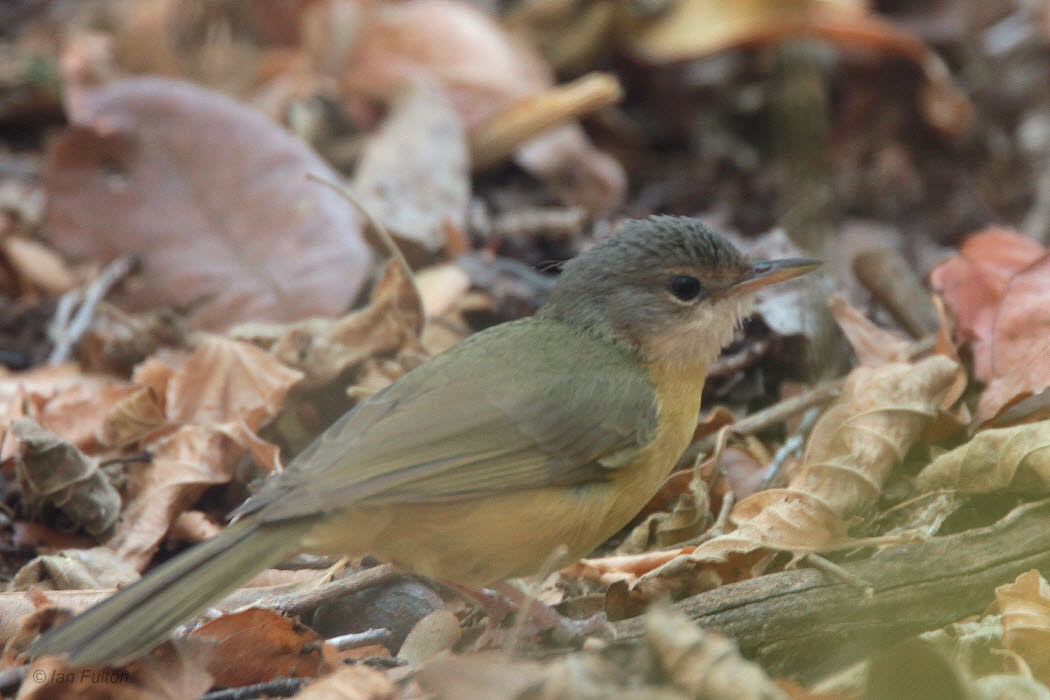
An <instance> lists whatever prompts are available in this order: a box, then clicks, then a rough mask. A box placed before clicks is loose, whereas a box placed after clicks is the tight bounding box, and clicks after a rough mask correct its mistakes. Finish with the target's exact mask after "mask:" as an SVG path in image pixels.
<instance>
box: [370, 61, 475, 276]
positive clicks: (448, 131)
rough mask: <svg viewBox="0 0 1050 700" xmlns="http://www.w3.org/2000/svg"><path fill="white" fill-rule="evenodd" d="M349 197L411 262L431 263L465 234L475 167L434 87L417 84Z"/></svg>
mask: <svg viewBox="0 0 1050 700" xmlns="http://www.w3.org/2000/svg"><path fill="white" fill-rule="evenodd" d="M351 189H352V190H353V191H354V193H355V194H356V195H357V197H358V198H359V199H360V200H361V203H362V204H363V205H364V206H365V207H366V208H367V209H368V210H369V211H370V212H372V214H373V215H374V216H375V217H376V218H377V219H379V221H380V222H382V223H383V224H384V225H385V226H386V227H387V229H388V230H389V231H390V233H391V235H393V236H394V238H395V239H397V242H398V243H399V245H400V247H401V249H402V251H403V252H404V254H405V256H406V257H407V258H408V259H409V260H412V261H417V262H421V261H427V260H428V259H430V258H432V257H433V256H434V255H435V254H436V253H438V252H439V251H440V250H441V248H442V247H443V246H444V244H445V234H444V227H445V225H446V224H448V223H451V224H452V225H454V226H456V227H457V228H463V227H464V226H465V223H466V216H467V205H468V204H469V203H470V163H469V158H468V153H467V141H466V137H465V135H464V131H463V124H462V122H461V121H460V117H459V114H458V113H457V112H456V111H455V110H454V109H453V108H452V104H451V103H450V102H449V100H448V98H447V97H446V96H445V94H444V93H443V92H442V91H441V90H440V89H439V88H437V87H436V86H434V85H433V84H431V83H430V82H429V81H424V80H417V81H414V82H412V83H411V84H410V85H409V86H408V88H407V89H406V90H405V91H404V92H402V93H401V94H400V95H399V96H398V97H397V99H395V100H394V103H393V104H392V105H391V107H390V112H389V114H388V116H387V119H386V122H385V123H384V124H383V126H382V128H380V129H379V131H378V132H377V133H376V134H375V135H374V136H373V137H372V138H371V140H370V141H369V142H368V144H367V145H366V146H365V148H364V152H363V153H362V154H361V161H360V163H358V166H357V170H356V171H355V173H354V179H353V184H352V185H351Z"/></svg>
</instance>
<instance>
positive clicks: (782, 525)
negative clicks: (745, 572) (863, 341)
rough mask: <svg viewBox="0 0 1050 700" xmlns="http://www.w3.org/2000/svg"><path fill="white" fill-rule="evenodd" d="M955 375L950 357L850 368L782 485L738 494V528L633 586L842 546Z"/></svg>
mask: <svg viewBox="0 0 1050 700" xmlns="http://www.w3.org/2000/svg"><path fill="white" fill-rule="evenodd" d="M955 371H956V364H955V362H953V361H952V360H950V359H948V358H946V357H943V356H940V355H935V356H933V357H930V358H927V359H925V360H923V361H921V362H918V363H915V364H904V363H896V364H888V365H883V366H881V367H877V368H869V367H859V368H857V369H855V370H853V372H851V373H850V375H849V377H848V378H847V380H846V383H845V385H844V386H843V390H842V394H841V396H840V397H839V399H838V401H837V402H836V403H835V404H834V405H832V406H831V408H829V409H828V410H827V411H826V412H825V413H824V415H823V416H821V418H820V420H819V421H818V422H817V424H816V425H815V426H814V428H813V431H812V432H811V433H810V437H809V441H808V442H807V444H806V450H805V453H804V454H803V458H802V466H801V467H800V468H799V469H798V470H797V471H796V472H795V474H794V475H793V476H792V478H791V481H790V482H789V484H788V488H786V489H777V490H774V491H762V492H759V493H757V494H755V495H753V496H750V497H748V498H746V499H744V500H743V501H741V502H740V503H738V504H737V505H736V506H735V507H734V509H733V511H732V517H733V520H734V522H736V523H737V524H738V527H737V529H736V530H734V531H733V532H730V533H727V534H725V535H722V536H720V537H716V538H714V539H711V540H708V541H707V542H704V543H702V544H701V545H699V546H698V547H697V548H696V549H695V550H694V551H693V552H692V553H691V554H689V555H688V557H683V558H681V559H676V560H672V561H670V562H668V563H667V564H665V565H663V566H662V567H660V568H659V569H657V570H654V571H652V572H649V573H647V574H646V575H644V576H642V577H641V578H640V579H639V580H638V581H637V582H636V583H635V586H634V588H635V589H636V590H638V591H642V592H645V593H646V595H656V594H658V593H659V592H660V591H664V590H667V588H668V587H669V586H671V587H674V586H677V585H679V584H678V582H677V581H676V577H681V576H686V575H689V573H690V571H695V567H696V566H698V565H718V564H730V565H732V564H733V563H734V561H736V560H737V559H739V558H740V557H741V555H744V554H750V553H758V552H761V551H765V550H769V549H782V550H788V551H793V552H807V551H821V550H826V549H834V548H837V547H840V546H845V545H848V544H849V543H850V542H851V540H850V538H849V537H848V536H847V534H846V527H847V525H848V524H849V523H850V521H851V520H853V519H855V518H857V517H859V516H863V515H865V514H866V513H867V512H868V510H869V509H870V508H871V506H872V505H873V504H874V502H875V500H876V499H877V498H878V497H879V494H880V493H881V490H882V485H883V483H884V482H885V480H886V478H887V477H888V476H889V474H890V472H891V471H892V470H893V469H894V468H895V467H896V466H897V465H898V464H899V463H900V461H901V460H902V459H903V458H904V455H905V453H906V452H907V451H908V448H909V447H910V446H911V445H912V444H913V443H914V442H915V441H916V440H918V439H919V437H920V435H922V431H923V430H924V429H925V428H926V427H927V426H929V425H930V423H931V422H932V420H933V419H934V417H936V415H937V406H938V405H939V403H940V401H941V400H942V398H943V396H944V394H945V392H947V391H948V390H949V389H950V387H951V384H952V381H953V380H954V378H955ZM736 568H739V567H736ZM694 575H695V574H694Z"/></svg>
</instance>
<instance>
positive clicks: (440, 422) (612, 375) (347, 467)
mask: <svg viewBox="0 0 1050 700" xmlns="http://www.w3.org/2000/svg"><path fill="white" fill-rule="evenodd" d="M571 345H572V344H570V347H567V348H563V349H559V350H557V351H552V350H550V349H548V354H550V353H551V352H556V353H558V354H560V353H564V352H569V353H571V352H572V351H573V350H574V349H575V350H577V351H584V352H585V356H586V357H590V355H588V354H587V353H586V351H587V350H589V348H573V347H571ZM497 350H499V352H496V353H494V354H490V355H478V356H477V357H476V358H475V361H476V366H475V367H472V368H471V367H461V366H459V364H462V362H469V360H470V357H469V356H467V357H466V358H464V360H462V361H461V362H459V363H457V364H455V365H453V366H451V367H449V366H444V367H441V366H437V367H436V368H435V369H434V370H433V371H427V370H425V371H424V372H423V373H419V374H417V373H418V372H419V370H417V373H413V375H414V376H413V375H409V376H406V377H405V378H403V380H402V381H400V382H398V383H396V384H394V385H392V386H391V387H389V388H388V389H387V390H386V391H384V392H382V393H380V394H378V395H376V396H375V397H373V398H372V399H370V400H369V401H366V402H365V403H364V404H362V405H361V406H360V407H359V408H358V409H357V410H355V411H353V412H351V413H350V414H348V415H347V416H344V417H343V418H342V419H340V420H339V421H338V422H337V423H336V424H335V425H333V426H332V427H331V428H329V429H328V430H327V431H325V433H324V434H322V435H321V437H319V438H318V439H317V441H315V442H314V443H313V444H312V445H311V446H310V447H309V448H308V449H307V450H305V451H304V452H303V453H302V454H301V455H299V456H298V457H297V458H296V459H295V460H294V461H293V463H292V464H291V465H289V467H288V468H287V469H286V470H285V471H284V472H282V473H281V474H280V475H278V476H277V477H275V478H274V479H272V480H271V481H270V482H269V483H268V484H266V486H264V488H263V490H262V491H260V493H258V494H257V495H256V496H255V497H253V498H252V499H251V500H250V501H249V502H248V503H246V504H245V506H243V507H242V513H250V512H257V511H261V512H262V515H263V517H264V518H266V519H268V520H269V519H274V520H276V519H283V518H288V517H296V516H301V515H308V514H311V513H317V512H320V511H325V510H332V509H337V508H342V507H345V506H347V505H351V504H353V503H389V502H402V503H408V502H436V501H448V500H456V499H461V498H469V497H474V496H478V495H481V494H484V493H486V492H488V493H492V492H499V491H506V490H516V489H527V488H539V487H543V486H551V485H573V484H580V483H586V482H589V481H595V480H600V479H604V478H608V476H609V474H610V472H611V471H612V470H615V469H617V468H619V467H620V466H623V465H624V464H626V463H627V462H629V461H630V458H631V457H632V456H633V455H634V454H635V453H636V451H637V450H638V449H639V448H640V447H641V446H643V445H645V444H646V443H648V442H649V440H651V439H652V437H653V434H654V432H655V429H656V420H657V406H656V400H655V396H654V394H653V389H652V385H651V384H650V382H649V381H648V380H647V379H646V377H645V375H644V374H643V373H642V371H641V370H640V369H638V368H637V365H635V364H634V363H630V362H624V360H623V358H622V357H620V356H618V355H615V354H614V355H611V356H602V358H601V360H600V361H586V362H580V361H579V359H578V358H577V359H575V360H573V361H572V362H569V363H568V364H567V365H566V364H565V363H563V362H559V361H558V360H559V359H561V358H560V357H546V358H543V357H540V358H536V357H525V356H524V355H522V357H520V358H519V357H516V354H519V353H517V352H516V351H514V350H513V349H507V348H505V347H499V348H497ZM515 360H520V362H515ZM497 368H499V369H498V370H497ZM554 368H557V369H554ZM566 370H568V371H566ZM493 377H496V378H498V381H497V380H496V379H493Z"/></svg>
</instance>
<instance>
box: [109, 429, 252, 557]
mask: <svg viewBox="0 0 1050 700" xmlns="http://www.w3.org/2000/svg"><path fill="white" fill-rule="evenodd" d="M236 447H237V446H236V445H234V444H233V441H232V440H231V439H230V438H229V437H228V436H227V435H226V434H224V433H223V432H221V431H219V430H216V429H214V428H207V427H203V426H197V425H185V426H182V427H181V428H179V429H178V430H176V431H175V432H174V433H172V434H170V435H167V436H164V437H162V438H160V439H158V440H156V441H155V442H153V443H151V444H150V448H149V449H150V452H151V454H152V455H153V460H152V461H151V462H150V463H149V464H145V465H134V466H132V467H131V468H130V469H129V474H128V488H127V491H128V493H129V494H130V496H129V500H128V504H127V506H126V507H125V508H124V513H123V516H122V517H121V520H120V523H119V525H118V526H117V528H116V530H115V531H114V533H113V536H112V537H111V538H110V539H109V540H108V541H107V542H106V545H107V546H108V547H110V548H112V549H114V550H115V551H116V552H117V553H118V554H120V556H121V557H123V558H125V559H126V560H128V561H130V562H131V563H132V565H133V566H135V568H136V569H138V570H140V571H141V570H142V569H143V568H145V566H146V565H147V564H148V563H149V560H150V559H151V558H152V556H153V553H154V552H155V551H156V549H157V545H158V544H159V543H160V541H161V539H162V538H163V537H164V535H165V533H167V531H168V528H170V527H171V523H172V522H173V521H174V520H175V518H176V517H178V515H179V514H180V513H181V512H182V511H184V510H186V509H187V508H188V507H189V506H191V505H192V504H193V503H194V502H195V501H196V500H197V499H198V498H200V496H201V494H202V493H204V490H205V489H207V488H208V487H209V486H213V485H215V484H225V483H227V482H228V481H230V480H231V479H232V478H233V470H234V466H235V465H236V463H237V459H238V457H240V455H241V451H240V450H239V449H237V448H236Z"/></svg>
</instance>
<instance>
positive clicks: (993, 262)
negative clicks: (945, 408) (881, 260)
mask: <svg viewBox="0 0 1050 700" xmlns="http://www.w3.org/2000/svg"><path fill="white" fill-rule="evenodd" d="M1045 252H1046V251H1045V250H1044V249H1043V247H1042V246H1041V245H1039V244H1038V243H1036V242H1035V241H1033V240H1032V239H1031V238H1028V237H1026V236H1022V235H1021V234H1019V233H1016V232H1015V231H1011V230H1010V229H1004V228H989V229H985V230H983V231H981V232H979V233H976V234H974V235H973V236H970V237H969V238H967V239H966V241H965V242H964V243H963V244H962V246H961V247H960V248H959V254H958V255H956V256H954V257H951V258H949V259H947V260H945V261H944V262H942V263H941V264H939V265H937V267H935V268H934V269H933V271H932V272H931V273H930V283H931V284H932V285H933V288H934V289H936V290H937V291H938V292H940V294H941V295H942V296H943V297H944V300H945V302H946V304H947V306H948V309H949V310H950V311H951V313H952V318H953V320H954V321H955V332H956V333H957V334H958V337H959V339H960V340H962V341H964V342H966V343H969V344H970V345H971V347H972V351H973V367H974V375H975V376H976V377H977V378H978V379H980V380H981V381H988V380H990V379H991V378H992V377H993V376H994V371H993V365H994V363H993V361H992V347H993V341H992V336H993V332H994V327H995V317H996V314H997V313H998V311H999V306H1000V304H1001V302H1002V298H1003V295H1004V294H1005V293H1006V288H1007V286H1008V284H1009V282H1010V278H1012V277H1013V276H1014V275H1015V274H1017V273H1018V272H1020V271H1021V270H1022V269H1024V268H1025V267H1027V266H1028V265H1030V264H1032V263H1033V262H1035V261H1036V260H1038V259H1039V258H1040V257H1042V256H1043V254H1044V253H1045Z"/></svg>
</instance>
